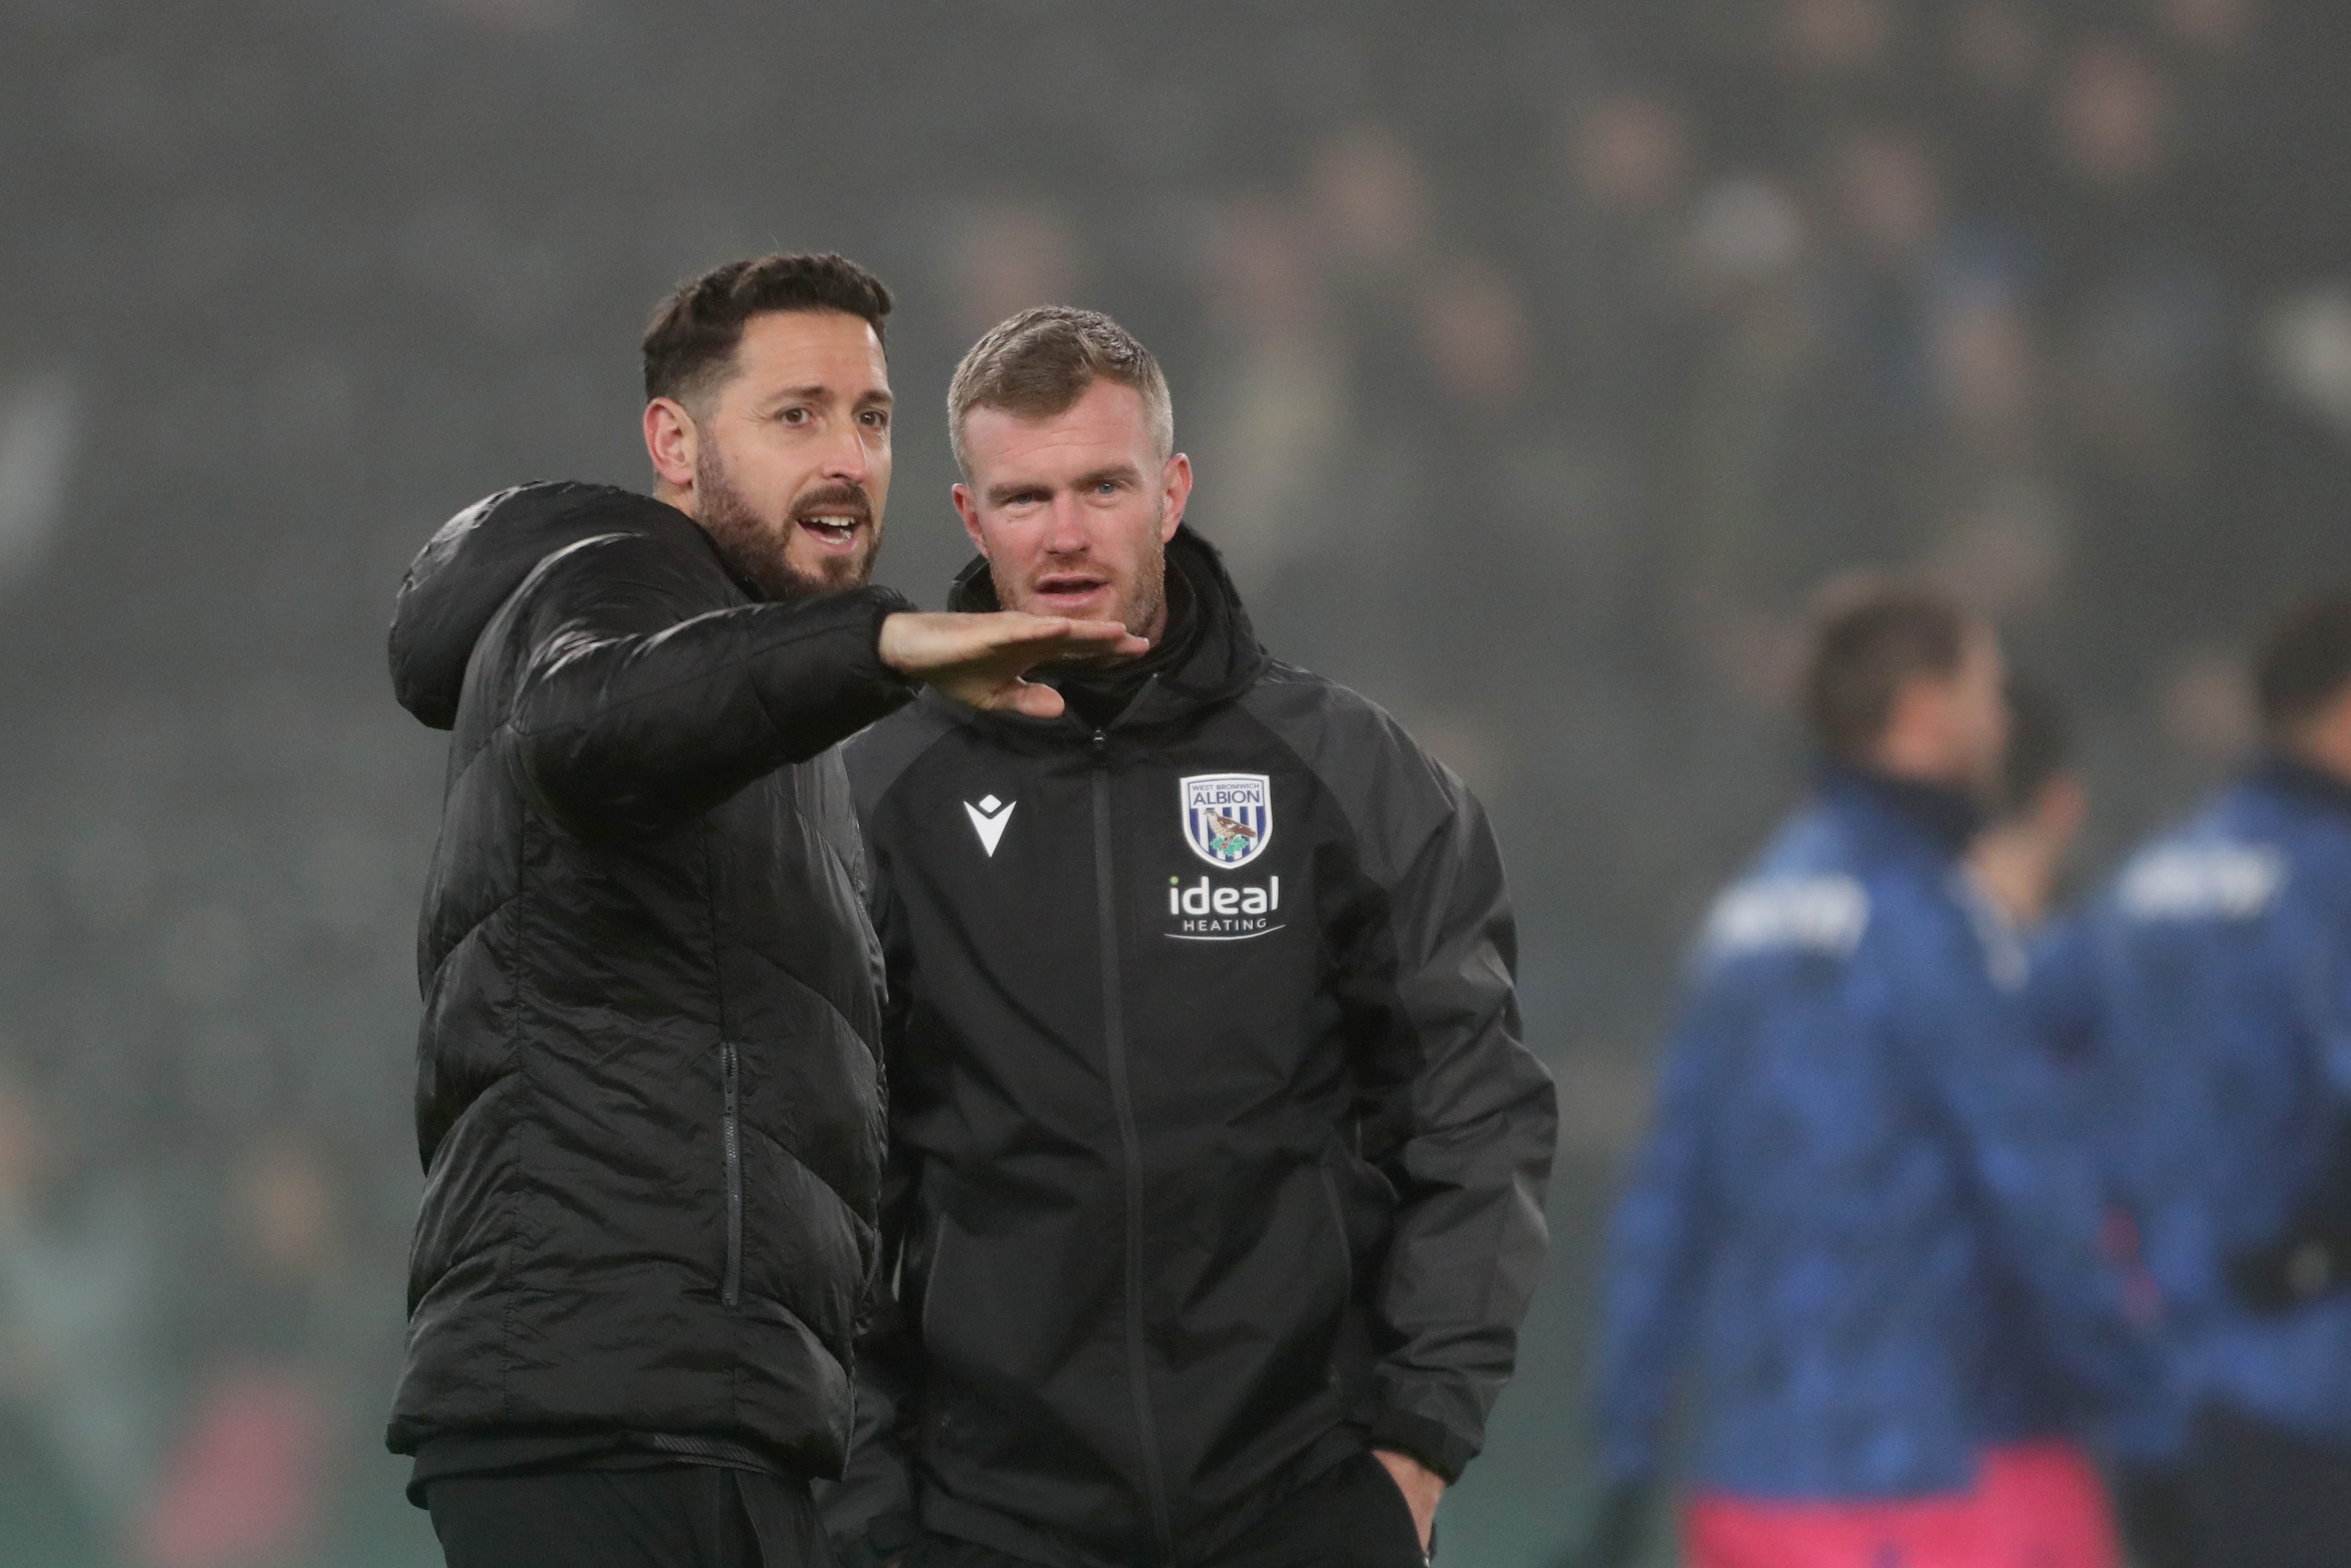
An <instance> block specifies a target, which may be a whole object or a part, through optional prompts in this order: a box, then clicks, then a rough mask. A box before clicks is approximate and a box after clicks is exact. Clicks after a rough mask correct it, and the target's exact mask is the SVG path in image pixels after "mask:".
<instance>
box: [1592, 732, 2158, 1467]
mask: <svg viewBox="0 0 2351 1568" xmlns="http://www.w3.org/2000/svg"><path fill="white" fill-rule="evenodd" d="M1953 799H1954V798H1952V797H1949V796H1946V795H1944V794H1942V792H1940V791H1932V790H1927V789H1920V788H1918V787H1917V786H1906V785H1900V784H1896V783H1892V782H1889V781H1886V780H1882V779H1871V778H1867V777H1865V776H1862V775H1857V774H1850V773H1839V774H1834V775H1832V776H1831V777H1830V779H1828V780H1827V782H1826V783H1825V784H1824V785H1823V789H1821V791H1820V792H1819V794H1818V795H1817V797H1816V798H1815V799H1814V800H1813V802H1812V803H1811V804H1810V805H1809V806H1808V807H1807V808H1806V809H1805V810H1802V811H1801V812H1799V813H1798V815H1797V816H1796V817H1795V818H1794V820H1793V821H1791V822H1790V823H1789V824H1788V825H1787V826H1786V827H1785V828H1784V829H1782V831H1781V832H1780V834H1779V835H1778V836H1777V838H1775V839H1774V840H1773V841H1772V842H1771V845H1770V846H1769V847H1768V848H1767V849H1766V850H1765V852H1763V854H1762V856H1761V859H1760V860H1759V861H1758V862H1757V863H1756V865H1755V866H1754V867H1753V868H1752V870H1751V871H1750V873H1749V874H1748V875H1747V876H1746V877H1745V878H1744V879H1743V880H1741V881H1740V883H1737V884H1735V885H1734V886H1733V887H1731V888H1730V890H1729V892H1727V893H1725V894H1723V895H1722V897H1721V898H1720V899H1719V901H1718V902H1717V904H1716V905H1715V907H1714V910H1713V913H1712V914H1711V915H1710V916H1709V917H1708V922H1707V925H1706V927H1705V930H1704V931H1703V933H1702V934H1701V936H1700V937H1699V939H1698V946H1697V950H1696V952H1695V953H1694V955H1693V956H1692V958H1691V962H1690V967H1689V972H1688V977H1687V995H1686V997H1685V1001H1684V1008H1683V1011H1682V1015H1681V1019H1680V1021H1679V1024H1678V1026H1677V1030H1676V1031H1675V1034H1674V1037H1673V1039H1672V1040H1671V1042H1670V1044H1669V1047H1668V1050H1667V1060H1666V1063H1665V1067H1664V1072H1663V1079H1662V1082H1661V1084H1660V1090H1659V1100H1658V1106H1657V1112H1656V1122H1655V1125H1654V1127H1653V1129H1652V1131H1651V1134H1650V1136H1649V1140H1648V1143H1647V1145H1646V1148H1645V1149H1644V1150H1643V1152H1642V1154H1641V1155H1640V1158H1639V1160H1638V1162H1637V1164H1636V1166H1635V1170H1634V1173H1633V1176H1632V1179H1631V1183H1630V1186H1629V1187H1628V1189H1627V1191H1626V1193H1625V1197H1624V1199H1623V1201H1622V1204H1621V1207H1620V1208H1619V1210H1618V1213H1617V1216H1616V1223H1615V1227H1614V1234H1613V1237H1612V1239H1611V1244H1610V1251H1609V1259H1608V1269H1607V1279H1606V1285H1605V1292H1604V1325H1603V1333H1602V1349H1601V1354H1600V1366H1599V1377H1598V1390H1597V1395H1598V1396H1597V1409H1598V1416H1599V1423H1600V1427H1601V1437H1602V1452H1603V1462H1604V1466H1605V1468H1606V1469H1607V1471H1608V1473H1609V1477H1610V1479H1614V1480H1627V1479H1642V1478H1645V1477H1646V1476H1649V1475H1651V1474H1653V1473H1654V1472H1655V1471H1656V1470H1657V1469H1659V1468H1660V1455H1659V1451H1658V1450H1659V1431H1660V1427H1662V1425H1663V1420H1664V1416H1665V1414H1666V1410H1667V1406H1668V1404H1669V1402H1670V1397H1671V1392H1672V1388H1673V1385H1674V1383H1675V1380H1676V1374H1677V1370H1678V1369H1679V1367H1680V1365H1681V1364H1682V1363H1683V1362H1684V1361H1685V1359H1694V1360H1695V1361H1696V1363H1697V1368H1696V1370H1697V1372H1698V1379H1697V1388H1696V1391H1695V1392H1696V1396H1697V1399H1698V1421H1697V1452H1696V1455H1695V1458H1694V1464H1693V1467H1692V1468H1693V1469H1694V1471H1695V1479H1697V1481H1698V1484H1699V1485H1701V1486H1703V1487H1706V1488H1708V1489H1713V1490H1721V1491H1725V1492H1729V1493H1731V1494H1734V1495H1740V1496H1745V1497H1753V1498H1760V1499H1785V1500H1819V1501H1831V1500H1866V1499H1878V1498H1889V1497H1901V1496H1915V1495H1920V1494H1927V1493H1932V1492H1938V1491H1949V1490H1959V1489H1962V1488H1964V1487H1966V1486H1967V1485H1968V1484H1969V1483H1970V1480H1971V1479H1972V1477H1973V1473H1974V1469H1975V1465H1976V1461H1977V1458H1978V1456H1979V1454H1980V1452H1981V1450H1982V1448H1983V1447H1984V1446H1985V1445H1986V1444H1987V1443H1988V1442H1989V1441H1991V1440H1994V1439H1995V1437H1997V1436H1998V1429H1999V1427H2000V1426H2001V1423H2002V1421H2003V1420H2004V1419H2009V1418H2011V1416H2012V1413H2010V1412H2004V1411H2003V1409H2002V1408H2001V1402H2002V1398H2003V1388H2004V1387H2005V1386H2006V1385H2003V1384H2002V1383H2001V1380H2000V1378H1999V1377H1998V1376H1996V1375H1995V1373H1996V1368H1997V1367H1998V1365H1999V1364H2000V1362H2001V1355H2002V1354H2003V1347H2004V1346H2005V1345H2006V1344H2007V1343H2010V1341H2011V1337H2012V1336H2013V1335H2014V1334H2016V1333H2019V1332H2021V1329H2022V1331H2023V1332H2029V1333H2031V1335H2032V1339H2033V1341H2034V1343H2036V1344H2037V1346H2038V1347H2039V1350H2040V1353H2041V1355H2040V1359H2041V1362H2042V1364H2043V1365H2044V1366H2045V1367H2046V1368H2047V1369H2048V1375H2051V1376H2053V1377H2057V1378H2061V1379H2063V1380H2064V1382H2065V1383H2066V1384H2067V1385H2069V1386H2073V1387H2078V1388H2080V1389H2082V1390H2084V1391H2085V1393H2087V1394H2089V1395H2091V1396H2099V1397H2105V1398H2116V1397H2120V1396H2123V1395H2124V1394H2125V1393H2126V1391H2127V1390H2128V1389H2129V1388H2131V1387H2132V1386H2133V1385H2136V1384H2138V1383H2140V1382H2141V1381H2142V1380H2144V1379H2145V1378H2146V1377H2147V1375H2149V1371H2150V1353H2149V1351H2148V1348H2147V1345H2146V1344H2145V1343H2143V1342H2142V1340H2141V1339H2140V1337H2139V1336H2138V1335H2137V1333H2135V1332H2134V1331H2133V1330H2131V1329H2130V1328H2129V1327H2128V1326H2127V1324H2126V1319H2125V1315H2124V1310H2123V1307H2124V1302H2123V1294H2124V1293H2123V1288H2122V1281H2121V1280H2120V1278H2119V1276H2118V1275H2117V1274H2116V1272H2115V1271H2114V1270H2112V1269H2111V1268H2110V1267H2109V1266H2108V1265H2107V1263H2106V1262H2105V1259H2104V1257H2103V1255H2102V1253H2101V1249H2100V1224H2101V1208H2102V1203H2101V1195H2100V1189H2099V1184H2098V1181H2097V1178H2096V1176H2095V1169H2094V1166H2093V1162H2092V1160H2091V1158H2090V1155H2089V1153H2088V1150H2087V1148H2086V1147H2085V1144H2084V1141H2083V1139H2082V1138H2081V1136H2080V1132H2079V1128H2078V1125H2077V1124H2076V1122H2075V1120H2074V1117H2073V1115H2072V1114H2071V1113H2070V1110H2069V1107H2070V1105H2071V1103H2072V1102H2071V1100H2070V1099H2069V1097H2068V1096H2067V1095H2066V1094H2065V1093H2064V1092H2062V1090H2061V1088H2060V1086H2059V1084H2058V1082H2057V1079H2056V1070H2055V1068H2054V1066H2053V1063H2052V1062H2051V1061H2050V1059H2049V1056H2048V1054H2047V1052H2046V1051H2044V1049H2043V1046H2042V1044H2041V1043H2040V1042H2039V1041H2038V1040H2036V1039H2035V1038H2034V1037H2033V1035H2032V1030H2031V1027H2030V1025H2029V1024H2028V1022H2027V1021H2026V1018H2025V1014H2024V1010H2023V998H2022V988H2023V984H2024V979H2025V973H2026V962H2025V956H2024V954H2023V952H2022V948H2021V947H2020V946H2019V945H2018V944H2017V942H2016V940H2015V938H2014V936H2012V935H2011V933H2010V932H2009V930H2008V929H2007V927H2006V926H2005V925H2004V924H2003V923H2002V922H2001V920H2000V918H1999V917H1998V916H1997V915H1995V914H1993V913H1992V911H1991V908H1990V907H1989V905H1988V904H1985V903H1984V902H1983V901H1982V900H1981V898H1980V895H1979V894H1976V893H1975V891H1974V889H1973V886H1972V883H1970V882H1969V881H1968V879H1967V877H1966V875H1965V873H1964V872H1963V871H1962V869H1961V867H1960V865H1959V860H1958V854H1959V849H1960V848H1961V847H1962V845H1963V844H1964V842H1965V841H1966V839H1967V837H1968V834H1969V831H1970V826H1971V824H1970V823H1969V822H1968V821H1965V820H1964V813H1963V812H1958V811H1954V810H1952V809H1951V806H1950V805H1949V803H1948V802H1950V801H1952V800H1953ZM1693 1351H1694V1352H1695V1355H1694V1357H1692V1356H1691V1355H1690V1353H1691V1352H1693Z"/></svg>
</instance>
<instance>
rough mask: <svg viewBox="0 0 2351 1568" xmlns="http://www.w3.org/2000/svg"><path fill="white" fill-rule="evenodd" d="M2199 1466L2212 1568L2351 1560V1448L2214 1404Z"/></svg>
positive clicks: (2200, 1438) (2314, 1567)
mask: <svg viewBox="0 0 2351 1568" xmlns="http://www.w3.org/2000/svg"><path fill="white" fill-rule="evenodd" d="M2195 1467H2196V1501H2197V1509H2198V1511H2199V1514H2200V1515H2201V1516H2202V1523H2203V1529H2202V1531H2201V1532H2200V1533H2201V1536H2202V1539H2203V1546H2204V1553H2203V1561H2204V1563H2205V1565H2206V1568H2345V1565H2346V1564H2351V1453H2346V1452H2345V1451H2344V1450H2342V1449H2340V1448H2331V1447H2329V1446H2327V1445H2325V1444H2323V1443H2314V1442H2313V1441H2311V1440H2310V1439H2309V1438H2307V1437H2301V1436H2298V1435H2297V1434H2294V1433H2292V1432H2286V1431H2281V1430H2280V1429H2279V1428H2277V1427H2273V1426H2271V1425H2269V1424H2268V1423H2267V1422H2264V1421H2258V1420H2255V1419H2254V1418H2253V1417H2252V1416H2247V1415H2245V1414H2243V1413H2242V1412H2241V1411H2237V1410H2231V1409H2230V1408H2229V1407H2228V1406H2217V1405H2216V1406H2210V1407H2208V1408H2207V1409H2206V1410H2205V1411H2204V1412H2203V1413H2202V1414H2201V1415H2200V1416H2199V1417H2198V1418H2197V1423H2196V1448H2195Z"/></svg>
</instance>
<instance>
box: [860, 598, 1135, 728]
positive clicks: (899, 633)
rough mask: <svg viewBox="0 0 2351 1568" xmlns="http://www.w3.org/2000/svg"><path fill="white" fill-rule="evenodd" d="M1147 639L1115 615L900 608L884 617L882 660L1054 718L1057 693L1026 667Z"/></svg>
mask: <svg viewBox="0 0 2351 1568" xmlns="http://www.w3.org/2000/svg"><path fill="white" fill-rule="evenodd" d="M1150 647H1151V644H1150V643H1148V642H1146V641H1144V639H1143V638H1141V637H1137V636H1135V635H1134V633H1133V632H1129V631H1128V630H1127V629H1126V628H1125V627H1123V626H1122V625H1120V624H1119V623H1118V622H1115V621H1071V620H1070V619H1068V618H1066V617H1064V616H1057V615H1024V614H1022V613H1020V612H1019V611H1015V610H999V611H996V612H991V613H988V614H984V615H964V614H934V613H928V612H903V613H900V614H897V615H892V616H889V617H887V618H885V619H884V620H883V622H882V662H883V664H887V665H889V666H890V667H891V668H892V669H893V670H895V671H897V672H898V673H899V674H902V675H905V676H907V677H909V678H911V679H913V680H917V681H922V682H925V684H927V685H933V686H936V687H937V688H938V689H939V690H940V691H941V692H942V693H944V694H946V695H948V696H951V697H953V698H955V699H956V701H957V702H959V703H968V704H969V705H970V706H973V707H976V708H982V709H986V710H987V711H989V712H992V713H1019V714H1026V715H1027V716H1029V717H1030V718H1054V717H1057V716H1060V714H1061V693H1059V692H1057V691H1055V690H1054V689H1053V688H1052V687H1050V686H1040V685H1033V684H1032V683H1030V682H1029V680H1028V679H1027V676H1028V674H1029V671H1031V670H1033V669H1035V668H1037V666H1039V665H1040V664H1052V663H1054V662H1056V661H1057V660H1061V659H1102V658H1113V659H1129V658H1133V657H1134V655H1135V654H1137V653H1145V652H1148V651H1149V649H1150Z"/></svg>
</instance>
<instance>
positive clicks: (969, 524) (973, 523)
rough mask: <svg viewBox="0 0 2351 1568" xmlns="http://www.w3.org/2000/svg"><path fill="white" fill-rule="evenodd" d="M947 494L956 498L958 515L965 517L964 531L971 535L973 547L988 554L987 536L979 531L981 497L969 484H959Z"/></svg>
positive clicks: (982, 553)
mask: <svg viewBox="0 0 2351 1568" xmlns="http://www.w3.org/2000/svg"><path fill="white" fill-rule="evenodd" d="M947 494H948V495H949V496H951V497H954V498H955V509H956V517H961V518H962V519H963V531H964V532H966V533H967V534H969V535H970V536H971V545H972V549H976V550H977V551H978V552H979V553H980V554H981V555H982V556H986V555H987V535H985V534H983V533H981V532H980V531H979V497H977V496H975V495H973V494H972V493H971V486H968V485H957V486H955V487H954V488H953V489H951V490H949V491H948V492H947Z"/></svg>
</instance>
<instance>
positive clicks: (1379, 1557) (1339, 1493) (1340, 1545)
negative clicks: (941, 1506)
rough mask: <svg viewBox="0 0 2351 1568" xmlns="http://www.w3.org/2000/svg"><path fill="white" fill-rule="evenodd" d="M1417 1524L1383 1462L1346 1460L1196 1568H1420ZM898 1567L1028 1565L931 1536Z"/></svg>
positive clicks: (1424, 1561)
mask: <svg viewBox="0 0 2351 1568" xmlns="http://www.w3.org/2000/svg"><path fill="white" fill-rule="evenodd" d="M1427 1563H1428V1560H1427V1559H1426V1558H1425V1557H1423V1556H1422V1555H1421V1552H1420V1527H1419V1526H1417V1525H1416V1524H1415V1523H1414V1522H1413V1519H1412V1505H1411V1504H1410V1503H1407V1502H1406V1501H1405V1500H1404V1493H1403V1492H1402V1491H1400V1490H1397V1488H1396V1484H1395V1479H1393V1478H1392V1477H1390V1476H1389V1474H1388V1472H1387V1469H1386V1467H1385V1466H1384V1465H1382V1464H1381V1463H1380V1462H1379V1460H1377V1459H1375V1458H1372V1456H1371V1455H1369V1454H1361V1455H1358V1456H1356V1457H1355V1458H1351V1459H1347V1460H1345V1461H1343V1463H1341V1464H1339V1465H1338V1466H1337V1467H1335V1468H1334V1469H1332V1470H1331V1471H1330V1473H1329V1474H1327V1475H1324V1476H1322V1478H1321V1479H1317V1480H1314V1481H1311V1482H1310V1483H1309V1484H1307V1485H1306V1486H1304V1487H1302V1488H1301V1489H1300V1490H1298V1491H1296V1492H1294V1493H1292V1494H1291V1495H1290V1496H1289V1497H1287V1498H1284V1499H1283V1500H1281V1501H1280V1502H1278V1503H1276V1504H1275V1505H1274V1507H1273V1511H1271V1512H1270V1513H1269V1514H1267V1515H1266V1516H1265V1517H1264V1518H1263V1519H1261V1520H1259V1521H1257V1523H1255V1524H1254V1525H1251V1526H1250V1527H1249V1530H1248V1531H1246V1532H1245V1533H1243V1534H1242V1536H1241V1537H1240V1539H1239V1540H1238V1541H1235V1542H1233V1543H1232V1544H1231V1545H1229V1546H1227V1547H1226V1548H1225V1549H1224V1550H1223V1551H1222V1552H1217V1555H1216V1556H1215V1557H1214V1558H1212V1559H1210V1560H1209V1562H1208V1563H1207V1564H1204V1565H1203V1568H1427ZM901 1568H1035V1565H1034V1564H1032V1563H1024V1562H1022V1561H1021V1560H1020V1559H1019V1558H1017V1557H1008V1556H1007V1555H1005V1554H1004V1553H1003V1552H997V1551H993V1550H991V1549H989V1548H987V1547H985V1546H981V1545H979V1544H977V1542H969V1541H957V1540H956V1539H955V1538H953V1537H952V1536H946V1535H931V1536H925V1537H924V1539H923V1540H922V1541H920V1542H916V1543H915V1545H914V1548H913V1549H912V1550H910V1551H909V1552H907V1553H906V1554H905V1556H904V1558H903V1559H901Z"/></svg>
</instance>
